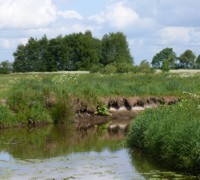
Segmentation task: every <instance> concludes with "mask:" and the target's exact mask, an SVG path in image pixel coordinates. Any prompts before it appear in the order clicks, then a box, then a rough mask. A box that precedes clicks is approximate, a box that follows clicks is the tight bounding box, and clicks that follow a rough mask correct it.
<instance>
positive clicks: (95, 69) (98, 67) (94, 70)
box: [90, 64, 104, 73]
mask: <svg viewBox="0 0 200 180" xmlns="http://www.w3.org/2000/svg"><path fill="white" fill-rule="evenodd" d="M103 67H104V66H103V64H93V65H92V67H91V70H90V72H91V73H98V72H100V71H101V69H102V68H103Z"/></svg>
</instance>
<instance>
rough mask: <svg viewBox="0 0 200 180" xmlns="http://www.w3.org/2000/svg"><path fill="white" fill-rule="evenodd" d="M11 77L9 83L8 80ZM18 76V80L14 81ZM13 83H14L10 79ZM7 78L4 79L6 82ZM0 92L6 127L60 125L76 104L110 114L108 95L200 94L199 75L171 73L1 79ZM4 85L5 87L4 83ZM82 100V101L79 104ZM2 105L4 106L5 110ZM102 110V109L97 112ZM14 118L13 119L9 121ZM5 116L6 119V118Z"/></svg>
mask: <svg viewBox="0 0 200 180" xmlns="http://www.w3.org/2000/svg"><path fill="white" fill-rule="evenodd" d="M9 77H11V78H10V80H9ZM14 77H15V79H14ZM12 78H13V80H14V81H13V80H12V81H11V79H12ZM4 79H5V80H4ZM0 82H2V83H3V84H4V85H5V87H6V88H5V89H4V86H2V88H1V89H0V94H1V95H2V94H3V95H4V96H1V97H2V98H3V99H7V104H6V107H4V106H5V105H0V106H1V110H2V111H5V112H4V113H1V117H0V119H2V120H1V121H2V123H3V125H5V126H6V125H9V124H10V122H8V121H7V119H10V120H15V121H14V122H13V123H14V124H27V123H29V124H31V125H32V124H33V125H34V123H41V122H45V123H58V122H69V121H70V119H72V117H73V114H74V113H75V109H74V108H73V107H74V106H75V105H76V104H77V103H82V104H81V105H80V106H82V107H83V109H82V111H84V109H85V108H86V109H88V110H92V111H93V112H95V111H97V112H99V113H100V114H107V111H106V109H105V108H104V107H103V106H101V104H100V97H105V96H107V97H108V96H124V97H125V96H143V97H144V96H163V95H176V96H179V97H180V96H182V95H183V92H185V91H186V92H192V93H198V92H199V87H200V84H199V82H200V77H199V76H191V77H190V76H189V77H181V76H180V75H172V74H159V75H157V74H149V75H147V74H113V75H103V74H82V75H75V74H74V75H72V74H40V75H37V74H33V75H24V74H19V75H15V76H13V75H12V74H11V75H7V76H1V77H0ZM122 84H123V86H122ZM1 85H2V84H1ZM77 99H79V101H77ZM2 106H3V107H2ZM97 107H99V109H97ZM10 116H12V117H13V118H10ZM4 117H6V118H4Z"/></svg>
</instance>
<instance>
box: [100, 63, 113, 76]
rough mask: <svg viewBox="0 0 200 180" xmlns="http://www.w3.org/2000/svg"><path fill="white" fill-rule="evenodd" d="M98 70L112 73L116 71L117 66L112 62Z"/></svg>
mask: <svg viewBox="0 0 200 180" xmlns="http://www.w3.org/2000/svg"><path fill="white" fill-rule="evenodd" d="M100 72H101V73H103V74H114V73H116V72H117V68H116V66H115V65H113V64H108V65H107V66H105V67H104V68H102V69H101V71H100Z"/></svg>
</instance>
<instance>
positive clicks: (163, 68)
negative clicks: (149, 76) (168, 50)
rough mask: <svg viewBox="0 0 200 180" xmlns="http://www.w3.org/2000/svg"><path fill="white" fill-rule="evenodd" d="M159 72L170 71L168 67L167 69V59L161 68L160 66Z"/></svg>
mask: <svg viewBox="0 0 200 180" xmlns="http://www.w3.org/2000/svg"><path fill="white" fill-rule="evenodd" d="M161 70H162V71H163V72H169V70H170V67H169V61H168V60H167V59H165V60H164V61H163V63H162V66H161Z"/></svg>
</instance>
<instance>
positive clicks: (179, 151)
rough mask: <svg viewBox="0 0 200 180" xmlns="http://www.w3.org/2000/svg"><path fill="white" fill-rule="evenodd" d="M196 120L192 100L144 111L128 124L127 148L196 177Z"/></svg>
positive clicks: (199, 145) (199, 133) (199, 160)
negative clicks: (129, 126)
mask: <svg viewBox="0 0 200 180" xmlns="http://www.w3.org/2000/svg"><path fill="white" fill-rule="evenodd" d="M199 117H200V109H199V103H198V102H195V101H194V100H184V101H183V102H180V103H179V104H177V105H173V106H168V107H161V108H159V109H149V110H146V111H145V112H144V113H142V114H141V115H140V116H138V117H137V118H136V119H135V120H134V121H133V123H132V124H131V128H130V131H129V133H128V136H127V145H128V146H129V147H130V148H137V149H140V150H142V151H144V152H146V153H148V154H150V155H152V156H154V157H155V158H157V160H158V161H161V162H163V163H165V164H168V165H169V166H171V167H173V168H176V169H179V170H183V171H187V172H192V173H194V174H200V168H199V167H200V120H199Z"/></svg>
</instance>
